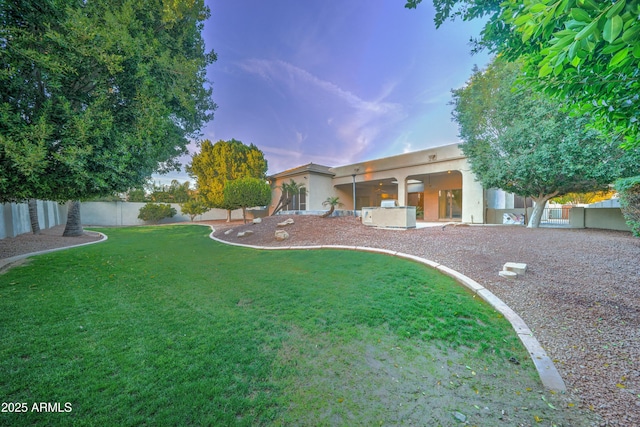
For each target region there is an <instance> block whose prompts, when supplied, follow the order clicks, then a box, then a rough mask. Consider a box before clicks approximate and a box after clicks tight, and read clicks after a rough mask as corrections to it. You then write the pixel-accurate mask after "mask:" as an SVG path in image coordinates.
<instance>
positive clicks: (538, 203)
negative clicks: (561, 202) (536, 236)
mask: <svg viewBox="0 0 640 427" xmlns="http://www.w3.org/2000/svg"><path fill="white" fill-rule="evenodd" d="M557 195H558V192H557V191H556V192H554V193H552V194H545V195H541V196H538V197H531V200H533V201H534V202H535V205H534V206H533V212H531V218H529V223H528V224H527V228H539V227H540V221H541V220H542V214H543V213H544V208H545V206H547V201H548V200H549V199H550V198H552V197H555V196H557Z"/></svg>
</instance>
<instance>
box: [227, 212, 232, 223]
mask: <svg viewBox="0 0 640 427" xmlns="http://www.w3.org/2000/svg"><path fill="white" fill-rule="evenodd" d="M227 222H231V211H230V210H229V209H227Z"/></svg>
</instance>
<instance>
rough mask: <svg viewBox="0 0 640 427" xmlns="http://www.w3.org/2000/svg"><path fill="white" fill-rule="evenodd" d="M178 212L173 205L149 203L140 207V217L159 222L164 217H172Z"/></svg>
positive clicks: (144, 219)
mask: <svg viewBox="0 0 640 427" xmlns="http://www.w3.org/2000/svg"><path fill="white" fill-rule="evenodd" d="M177 213H178V212H176V210H175V208H172V207H171V205H167V204H157V203H147V204H146V205H144V206H143V207H141V208H140V213H139V214H138V218H139V219H141V220H143V221H149V222H158V221H160V220H161V219H164V218H172V217H173V216H174V215H175V214H177Z"/></svg>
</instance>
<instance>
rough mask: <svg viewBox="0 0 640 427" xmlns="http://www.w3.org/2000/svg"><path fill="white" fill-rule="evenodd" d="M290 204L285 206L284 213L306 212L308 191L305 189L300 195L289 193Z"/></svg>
mask: <svg viewBox="0 0 640 427" xmlns="http://www.w3.org/2000/svg"><path fill="white" fill-rule="evenodd" d="M287 198H288V199H289V203H288V204H287V205H286V206H284V208H283V209H282V210H284V211H306V210H307V191H306V189H305V188H304V187H303V188H301V189H300V192H299V193H298V194H289V193H287Z"/></svg>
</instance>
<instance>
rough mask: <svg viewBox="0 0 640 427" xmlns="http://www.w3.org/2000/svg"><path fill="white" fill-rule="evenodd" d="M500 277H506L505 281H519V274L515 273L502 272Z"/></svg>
mask: <svg viewBox="0 0 640 427" xmlns="http://www.w3.org/2000/svg"><path fill="white" fill-rule="evenodd" d="M498 275H499V276H500V277H504V278H505V279H517V278H518V273H514V272H513V271H507V270H502V271H501V272H499V273H498Z"/></svg>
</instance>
